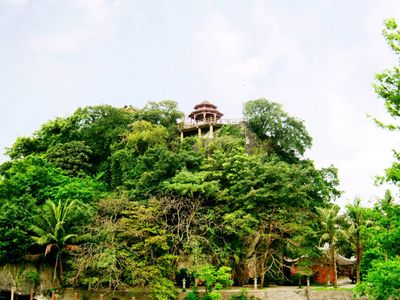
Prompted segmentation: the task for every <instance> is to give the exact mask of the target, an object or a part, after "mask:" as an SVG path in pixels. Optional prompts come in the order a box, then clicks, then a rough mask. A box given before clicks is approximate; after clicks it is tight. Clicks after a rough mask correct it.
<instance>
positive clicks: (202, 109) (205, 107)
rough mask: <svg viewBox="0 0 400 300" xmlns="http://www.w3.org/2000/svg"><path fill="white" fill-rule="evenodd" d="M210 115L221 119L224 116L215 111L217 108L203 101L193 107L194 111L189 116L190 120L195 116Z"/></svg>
mask: <svg viewBox="0 0 400 300" xmlns="http://www.w3.org/2000/svg"><path fill="white" fill-rule="evenodd" d="M203 113H205V114H212V115H214V114H215V115H217V116H218V117H222V116H223V115H224V114H223V113H222V112H220V111H219V110H218V109H217V106H216V105H214V104H212V103H211V102H209V101H207V100H204V101H202V102H200V103H199V104H197V105H195V107H194V110H193V111H192V112H191V113H190V114H189V117H190V118H193V117H194V116H195V115H197V114H203Z"/></svg>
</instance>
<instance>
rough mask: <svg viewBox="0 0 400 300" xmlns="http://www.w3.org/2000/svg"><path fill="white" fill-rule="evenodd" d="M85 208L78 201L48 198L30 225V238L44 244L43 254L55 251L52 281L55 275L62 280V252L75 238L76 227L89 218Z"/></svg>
mask: <svg viewBox="0 0 400 300" xmlns="http://www.w3.org/2000/svg"><path fill="white" fill-rule="evenodd" d="M87 209H88V207H85V206H84V205H83V204H82V203H80V202H78V201H71V202H68V201H66V202H65V203H61V201H58V203H57V204H56V203H54V202H53V201H50V200H48V201H46V203H45V204H44V205H43V207H42V209H41V211H40V213H39V214H38V215H37V216H36V218H35V220H34V224H33V225H32V226H31V230H32V232H33V235H32V236H31V237H32V239H33V240H34V241H35V243H36V244H38V245H40V246H45V250H44V255H45V256H46V255H47V254H49V253H51V252H53V253H54V252H55V253H54V255H55V257H56V259H55V265H54V275H53V282H54V280H55V278H56V276H57V275H59V277H60V279H61V280H63V275H64V274H63V261H62V256H63V253H64V252H66V251H68V250H69V249H70V248H71V247H70V243H71V242H72V240H73V239H77V237H78V236H77V234H76V227H77V226H78V225H79V224H83V223H85V219H86V220H87V219H88V218H89V213H90V212H89V211H88V210H87ZM58 268H59V273H57V272H58Z"/></svg>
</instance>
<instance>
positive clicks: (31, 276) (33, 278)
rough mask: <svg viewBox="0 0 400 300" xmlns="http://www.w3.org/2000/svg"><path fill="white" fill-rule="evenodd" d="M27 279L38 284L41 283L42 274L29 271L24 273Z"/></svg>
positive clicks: (35, 284) (34, 284)
mask: <svg viewBox="0 0 400 300" xmlns="http://www.w3.org/2000/svg"><path fill="white" fill-rule="evenodd" d="M24 277H25V279H26V281H27V282H28V283H30V284H32V285H33V286H35V287H36V286H38V285H39V284H40V274H39V273H38V272H36V271H27V272H25V274H24Z"/></svg>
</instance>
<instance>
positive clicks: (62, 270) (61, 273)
mask: <svg viewBox="0 0 400 300" xmlns="http://www.w3.org/2000/svg"><path fill="white" fill-rule="evenodd" d="M58 260H59V262H58V263H59V265H60V281H61V282H60V284H62V282H63V280H64V268H63V262H62V258H61V252H60V254H59V258H58Z"/></svg>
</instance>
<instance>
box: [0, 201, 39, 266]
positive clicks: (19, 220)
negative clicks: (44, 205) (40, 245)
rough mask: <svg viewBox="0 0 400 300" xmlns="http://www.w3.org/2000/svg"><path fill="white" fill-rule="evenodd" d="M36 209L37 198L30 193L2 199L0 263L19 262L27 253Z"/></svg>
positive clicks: (0, 203) (0, 202) (0, 205)
mask: <svg viewBox="0 0 400 300" xmlns="http://www.w3.org/2000/svg"><path fill="white" fill-rule="evenodd" d="M35 209H36V207H35V200H34V199H33V198H32V197H31V196H29V195H23V196H21V197H19V198H13V199H12V200H4V199H0V265H4V264H7V263H15V262H18V261H20V260H21V259H22V258H23V257H24V256H25V255H26V253H27V250H28V248H29V246H30V245H31V242H30V239H29V236H28V231H29V228H30V227H31V225H32V217H33V215H34V214H35Z"/></svg>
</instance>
